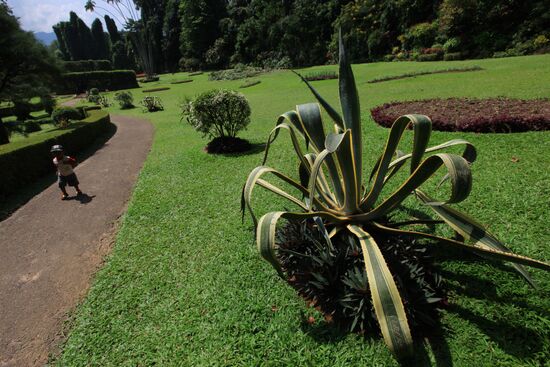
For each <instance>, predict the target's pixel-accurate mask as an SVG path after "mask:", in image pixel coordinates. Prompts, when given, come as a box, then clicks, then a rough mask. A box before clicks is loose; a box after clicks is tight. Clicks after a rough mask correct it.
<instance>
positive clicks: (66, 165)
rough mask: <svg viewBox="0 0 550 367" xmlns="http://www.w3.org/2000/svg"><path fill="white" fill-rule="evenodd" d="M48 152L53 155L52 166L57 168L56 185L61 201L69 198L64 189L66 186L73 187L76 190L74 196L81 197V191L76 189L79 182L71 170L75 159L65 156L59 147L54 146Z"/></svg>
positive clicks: (74, 164) (74, 165)
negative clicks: (60, 193) (59, 191)
mask: <svg viewBox="0 0 550 367" xmlns="http://www.w3.org/2000/svg"><path fill="white" fill-rule="evenodd" d="M50 152H51V153H52V154H53V156H54V158H53V164H54V165H55V167H56V168H57V177H58V185H59V188H60V189H61V192H62V196H61V200H65V199H67V198H68V197H69V194H67V190H66V189H65V187H66V186H67V185H69V186H73V187H74V188H75V189H76V195H77V196H80V195H82V191H80V188H79V187H78V185H79V182H78V178H77V177H76V174H75V173H74V171H73V168H75V167H76V165H77V163H76V159H74V158H72V157H69V156H67V155H65V153H64V149H63V147H62V146H61V145H54V146H53V147H52V149H51V150H50Z"/></svg>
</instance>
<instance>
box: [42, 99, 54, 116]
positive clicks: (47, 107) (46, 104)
mask: <svg viewBox="0 0 550 367" xmlns="http://www.w3.org/2000/svg"><path fill="white" fill-rule="evenodd" d="M40 103H41V104H42V107H43V108H44V111H46V113H47V114H48V115H51V114H52V112H53V110H54V108H55V106H57V100H56V99H55V98H53V97H52V96H51V95H50V94H44V95H43V96H41V97H40Z"/></svg>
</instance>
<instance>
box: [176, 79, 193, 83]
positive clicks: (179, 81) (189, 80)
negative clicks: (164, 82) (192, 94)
mask: <svg viewBox="0 0 550 367" xmlns="http://www.w3.org/2000/svg"><path fill="white" fill-rule="evenodd" d="M192 81H193V79H184V80H176V81H175V82H170V84H184V83H191V82H192Z"/></svg>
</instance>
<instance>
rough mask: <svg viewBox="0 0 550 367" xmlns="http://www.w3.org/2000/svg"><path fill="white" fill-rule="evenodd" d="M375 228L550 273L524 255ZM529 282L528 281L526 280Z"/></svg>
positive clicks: (541, 264) (407, 232)
mask: <svg viewBox="0 0 550 367" xmlns="http://www.w3.org/2000/svg"><path fill="white" fill-rule="evenodd" d="M371 224H372V225H373V227H375V228H376V229H378V230H380V231H383V232H388V233H390V234H394V235H404V236H410V237H415V238H427V239H431V240H434V241H436V242H437V243H438V244H441V245H445V246H449V247H453V248H458V249H462V250H466V251H469V252H472V253H474V254H476V255H479V256H483V257H486V258H488V259H492V260H504V261H510V262H512V263H513V264H515V265H518V264H520V265H526V266H531V267H533V268H537V269H542V270H546V271H550V264H548V263H545V262H544V261H539V260H535V259H531V258H529V257H527V256H522V255H516V254H514V253H512V252H509V251H508V252H507V251H502V250H495V249H491V248H489V247H487V246H484V247H479V246H472V245H469V244H467V243H464V242H460V241H456V240H452V239H449V238H445V237H440V236H436V235H433V234H428V233H424V232H418V231H410V230H402V229H396V228H391V227H386V226H383V225H381V224H379V223H375V222H371ZM526 280H527V279H526ZM527 281H528V282H529V283H530V284H533V283H532V280H527Z"/></svg>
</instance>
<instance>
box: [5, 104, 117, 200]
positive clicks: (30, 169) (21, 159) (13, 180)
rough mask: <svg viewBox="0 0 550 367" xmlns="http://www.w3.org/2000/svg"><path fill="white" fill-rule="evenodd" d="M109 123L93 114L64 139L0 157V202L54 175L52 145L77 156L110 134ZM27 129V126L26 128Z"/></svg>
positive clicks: (104, 114)
mask: <svg viewBox="0 0 550 367" xmlns="http://www.w3.org/2000/svg"><path fill="white" fill-rule="evenodd" d="M109 122H110V119H109V114H108V113H107V112H104V111H94V112H93V113H92V114H91V116H90V117H88V118H87V119H85V120H83V121H82V122H81V124H80V125H77V126H74V127H72V128H70V129H69V130H67V131H65V132H64V133H62V134H61V135H58V136H56V137H54V138H49V139H46V140H42V141H40V142H37V143H35V144H32V145H27V146H23V147H21V148H18V149H15V150H7V151H3V152H1V153H0V166H1V167H2V170H3V174H2V175H0V200H2V199H5V197H6V196H7V195H9V194H10V193H13V192H14V191H15V190H17V189H18V188H20V187H21V186H22V185H26V184H29V183H32V182H35V181H36V180H37V179H38V178H40V177H42V176H44V175H46V174H48V173H51V172H52V163H51V159H52V157H51V153H50V148H51V147H52V145H55V144H61V145H63V147H65V149H66V151H67V152H70V153H71V154H75V153H78V152H80V151H81V150H83V149H84V148H86V147H88V146H89V145H90V144H91V143H92V142H93V141H94V139H95V138H97V137H98V136H100V135H101V134H102V133H104V132H105V131H107V128H108V125H109ZM25 125H26V124H25Z"/></svg>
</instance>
